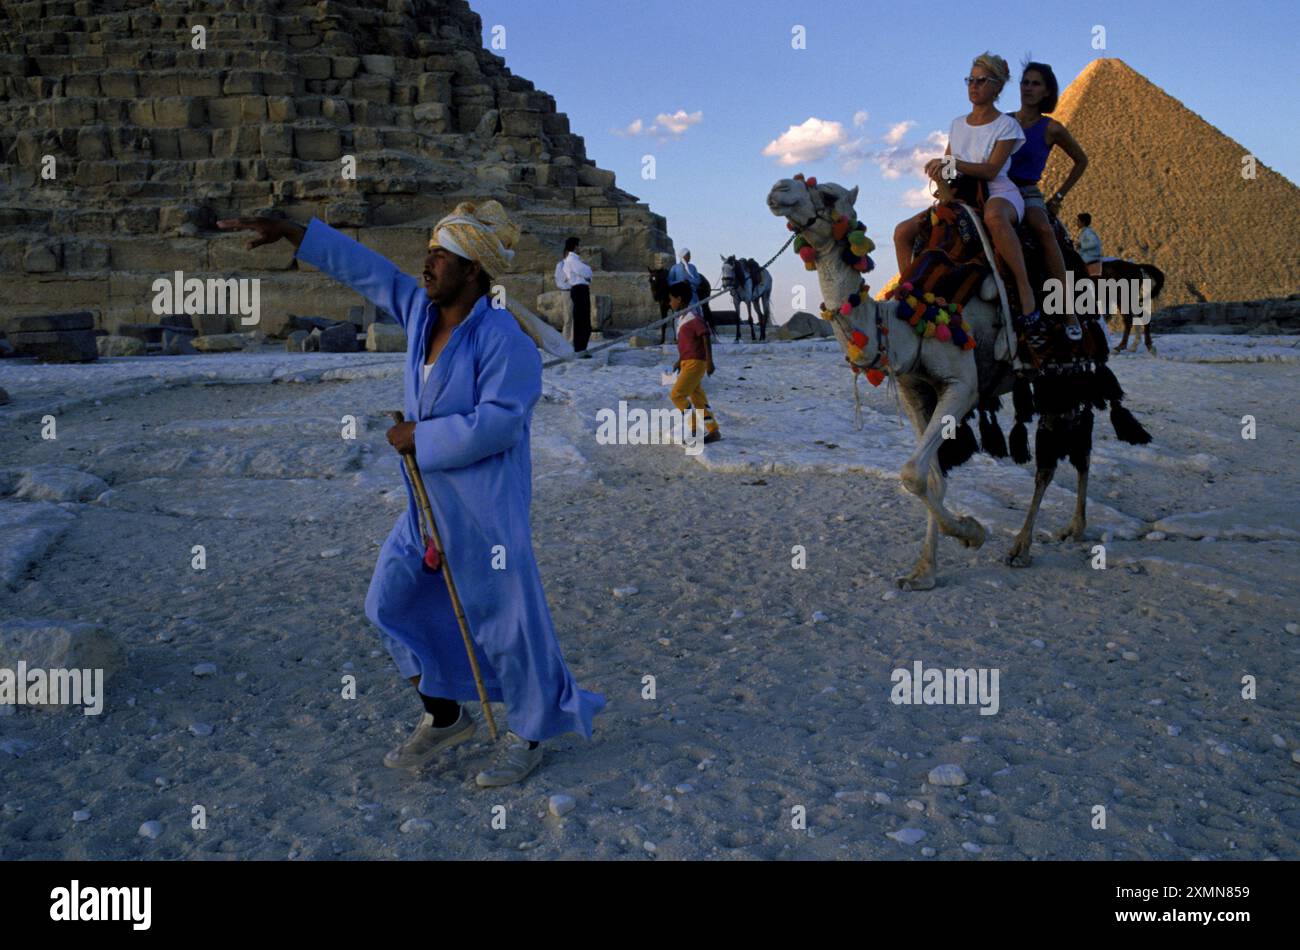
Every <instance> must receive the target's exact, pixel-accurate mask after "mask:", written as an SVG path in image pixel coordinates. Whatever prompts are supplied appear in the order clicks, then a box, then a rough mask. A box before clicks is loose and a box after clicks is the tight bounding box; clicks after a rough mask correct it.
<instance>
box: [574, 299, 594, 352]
mask: <svg viewBox="0 0 1300 950" xmlns="http://www.w3.org/2000/svg"><path fill="white" fill-rule="evenodd" d="M569 298H570V299H571V300H572V301H573V349H574V350H575V351H576V352H578V353H581V352H582V351H583V350H585V349H586V348H587V341H588V340H590V339H591V288H590V287H589V286H587V285H586V284H577V285H575V286H573V287H570V288H569Z"/></svg>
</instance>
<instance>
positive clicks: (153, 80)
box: [140, 73, 181, 99]
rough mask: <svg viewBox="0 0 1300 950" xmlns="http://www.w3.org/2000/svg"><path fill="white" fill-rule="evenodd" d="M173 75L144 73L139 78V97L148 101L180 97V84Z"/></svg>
mask: <svg viewBox="0 0 1300 950" xmlns="http://www.w3.org/2000/svg"><path fill="white" fill-rule="evenodd" d="M177 78H178V77H177V76H176V74H175V73H170V74H167V73H163V74H161V75H160V74H158V73H144V74H142V75H141V76H140V95H142V96H148V97H149V98H150V99H161V98H163V97H165V96H179V95H181V91H180V84H179V83H178V81H177Z"/></svg>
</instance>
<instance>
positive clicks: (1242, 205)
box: [1043, 59, 1300, 306]
mask: <svg viewBox="0 0 1300 950" xmlns="http://www.w3.org/2000/svg"><path fill="white" fill-rule="evenodd" d="M1053 116H1054V117H1055V118H1056V119H1058V120H1059V121H1061V122H1063V123H1064V124H1065V125H1066V127H1067V128H1069V130H1070V132H1071V133H1072V134H1073V135H1074V137H1075V138H1076V139H1078V141H1079V144H1080V145H1082V146H1083V148H1084V151H1086V152H1087V153H1088V170H1087V172H1086V173H1085V174H1084V176H1083V178H1082V180H1081V181H1080V182H1079V184H1078V185H1077V186H1076V187H1075V188H1074V190H1073V191H1071V192H1070V196H1069V198H1067V199H1066V202H1065V208H1064V210H1063V212H1062V213H1063V215H1064V216H1065V218H1066V221H1065V223H1066V225H1067V227H1069V228H1070V229H1071V231H1073V230H1074V216H1075V215H1076V214H1078V213H1079V212H1080V211H1087V212H1089V213H1091V214H1092V217H1093V228H1094V229H1095V230H1096V231H1097V233H1098V234H1099V235H1100V236H1101V241H1102V249H1103V253H1105V254H1106V255H1107V256H1113V257H1124V258H1130V259H1132V260H1136V261H1143V262H1152V263H1154V264H1156V265H1157V266H1158V267H1160V268H1161V269H1162V270H1164V272H1165V274H1166V279H1167V282H1166V284H1165V290H1164V292H1163V293H1162V294H1161V297H1160V303H1161V304H1162V305H1166V306H1167V305H1173V304H1179V303H1191V302H1195V301H1198V300H1214V301H1227V300H1255V299H1259V298H1263V297H1282V296H1286V295H1288V294H1291V293H1294V292H1296V291H1297V290H1300V188H1297V187H1296V186H1295V185H1294V184H1292V183H1291V182H1290V181H1288V180H1287V179H1286V178H1284V177H1282V176H1281V175H1279V174H1278V173H1277V172H1275V171H1273V170H1272V169H1270V168H1266V167H1265V166H1264V165H1263V164H1262V163H1257V165H1256V172H1255V174H1256V177H1255V178H1254V179H1253V180H1250V179H1245V178H1243V177H1242V158H1243V157H1244V156H1246V155H1247V154H1248V153H1249V151H1250V150H1249V149H1247V148H1245V147H1243V146H1241V145H1239V144H1238V143H1236V142H1234V141H1233V140H1232V139H1231V138H1229V137H1228V136H1226V135H1224V134H1223V133H1222V132H1220V131H1219V130H1218V129H1216V128H1215V127H1214V126H1212V125H1210V124H1209V123H1208V122H1206V121H1205V120H1204V119H1202V118H1201V117H1200V116H1198V115H1196V113H1194V112H1192V111H1191V110H1189V109H1187V108H1186V107H1185V106H1183V104H1182V103H1180V102H1179V101H1178V100H1176V99H1174V98H1173V97H1172V96H1169V95H1167V94H1166V93H1164V92H1162V91H1161V89H1160V88H1159V87H1158V86H1156V85H1155V84H1154V83H1152V82H1150V81H1148V80H1147V79H1145V78H1144V77H1143V76H1141V75H1139V74H1138V73H1137V72H1136V71H1134V70H1133V69H1131V68H1130V67H1129V66H1128V65H1126V64H1125V63H1124V62H1123V61H1121V60H1118V59H1097V60H1093V61H1092V62H1091V63H1089V64H1088V65H1087V67H1086V68H1084V70H1083V71H1082V72H1081V73H1079V75H1078V77H1077V78H1076V79H1075V80H1074V82H1072V83H1070V85H1069V87H1068V88H1067V89H1065V90H1064V92H1062V93H1061V99H1060V104H1059V106H1058V108H1057V110H1056V112H1055V113H1053ZM1068 168H1069V158H1068V157H1067V156H1066V155H1065V154H1064V153H1062V152H1061V151H1060V149H1053V151H1052V157H1051V160H1050V161H1049V162H1048V164H1047V169H1046V171H1045V173H1044V175H1043V184H1044V191H1045V192H1047V191H1048V189H1049V188H1051V189H1054V188H1056V187H1057V186H1059V185H1060V184H1061V182H1063V181H1064V180H1065V176H1066V174H1067V171H1068ZM1049 193H1050V192H1049Z"/></svg>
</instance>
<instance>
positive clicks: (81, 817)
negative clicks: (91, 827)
mask: <svg viewBox="0 0 1300 950" xmlns="http://www.w3.org/2000/svg"><path fill="white" fill-rule="evenodd" d="M72 820H73V821H75V822H78V823H80V822H83V821H90V812H89V811H88V810H87V809H85V808H78V809H77V810H76V811H74V812H73V813H72Z"/></svg>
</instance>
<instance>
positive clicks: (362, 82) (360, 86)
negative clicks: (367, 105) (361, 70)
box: [352, 75, 393, 105]
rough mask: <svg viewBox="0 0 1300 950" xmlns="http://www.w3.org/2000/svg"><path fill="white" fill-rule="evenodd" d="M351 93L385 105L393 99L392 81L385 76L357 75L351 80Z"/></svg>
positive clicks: (359, 97)
mask: <svg viewBox="0 0 1300 950" xmlns="http://www.w3.org/2000/svg"><path fill="white" fill-rule="evenodd" d="M352 95H353V96H355V97H356V98H358V99H365V100H366V101H367V102H378V103H380V104H382V105H386V104H388V103H390V102H392V101H393V81H392V80H391V79H389V78H388V77H386V76H374V75H361V76H358V77H357V78H356V79H354V80H353V81H352Z"/></svg>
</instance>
